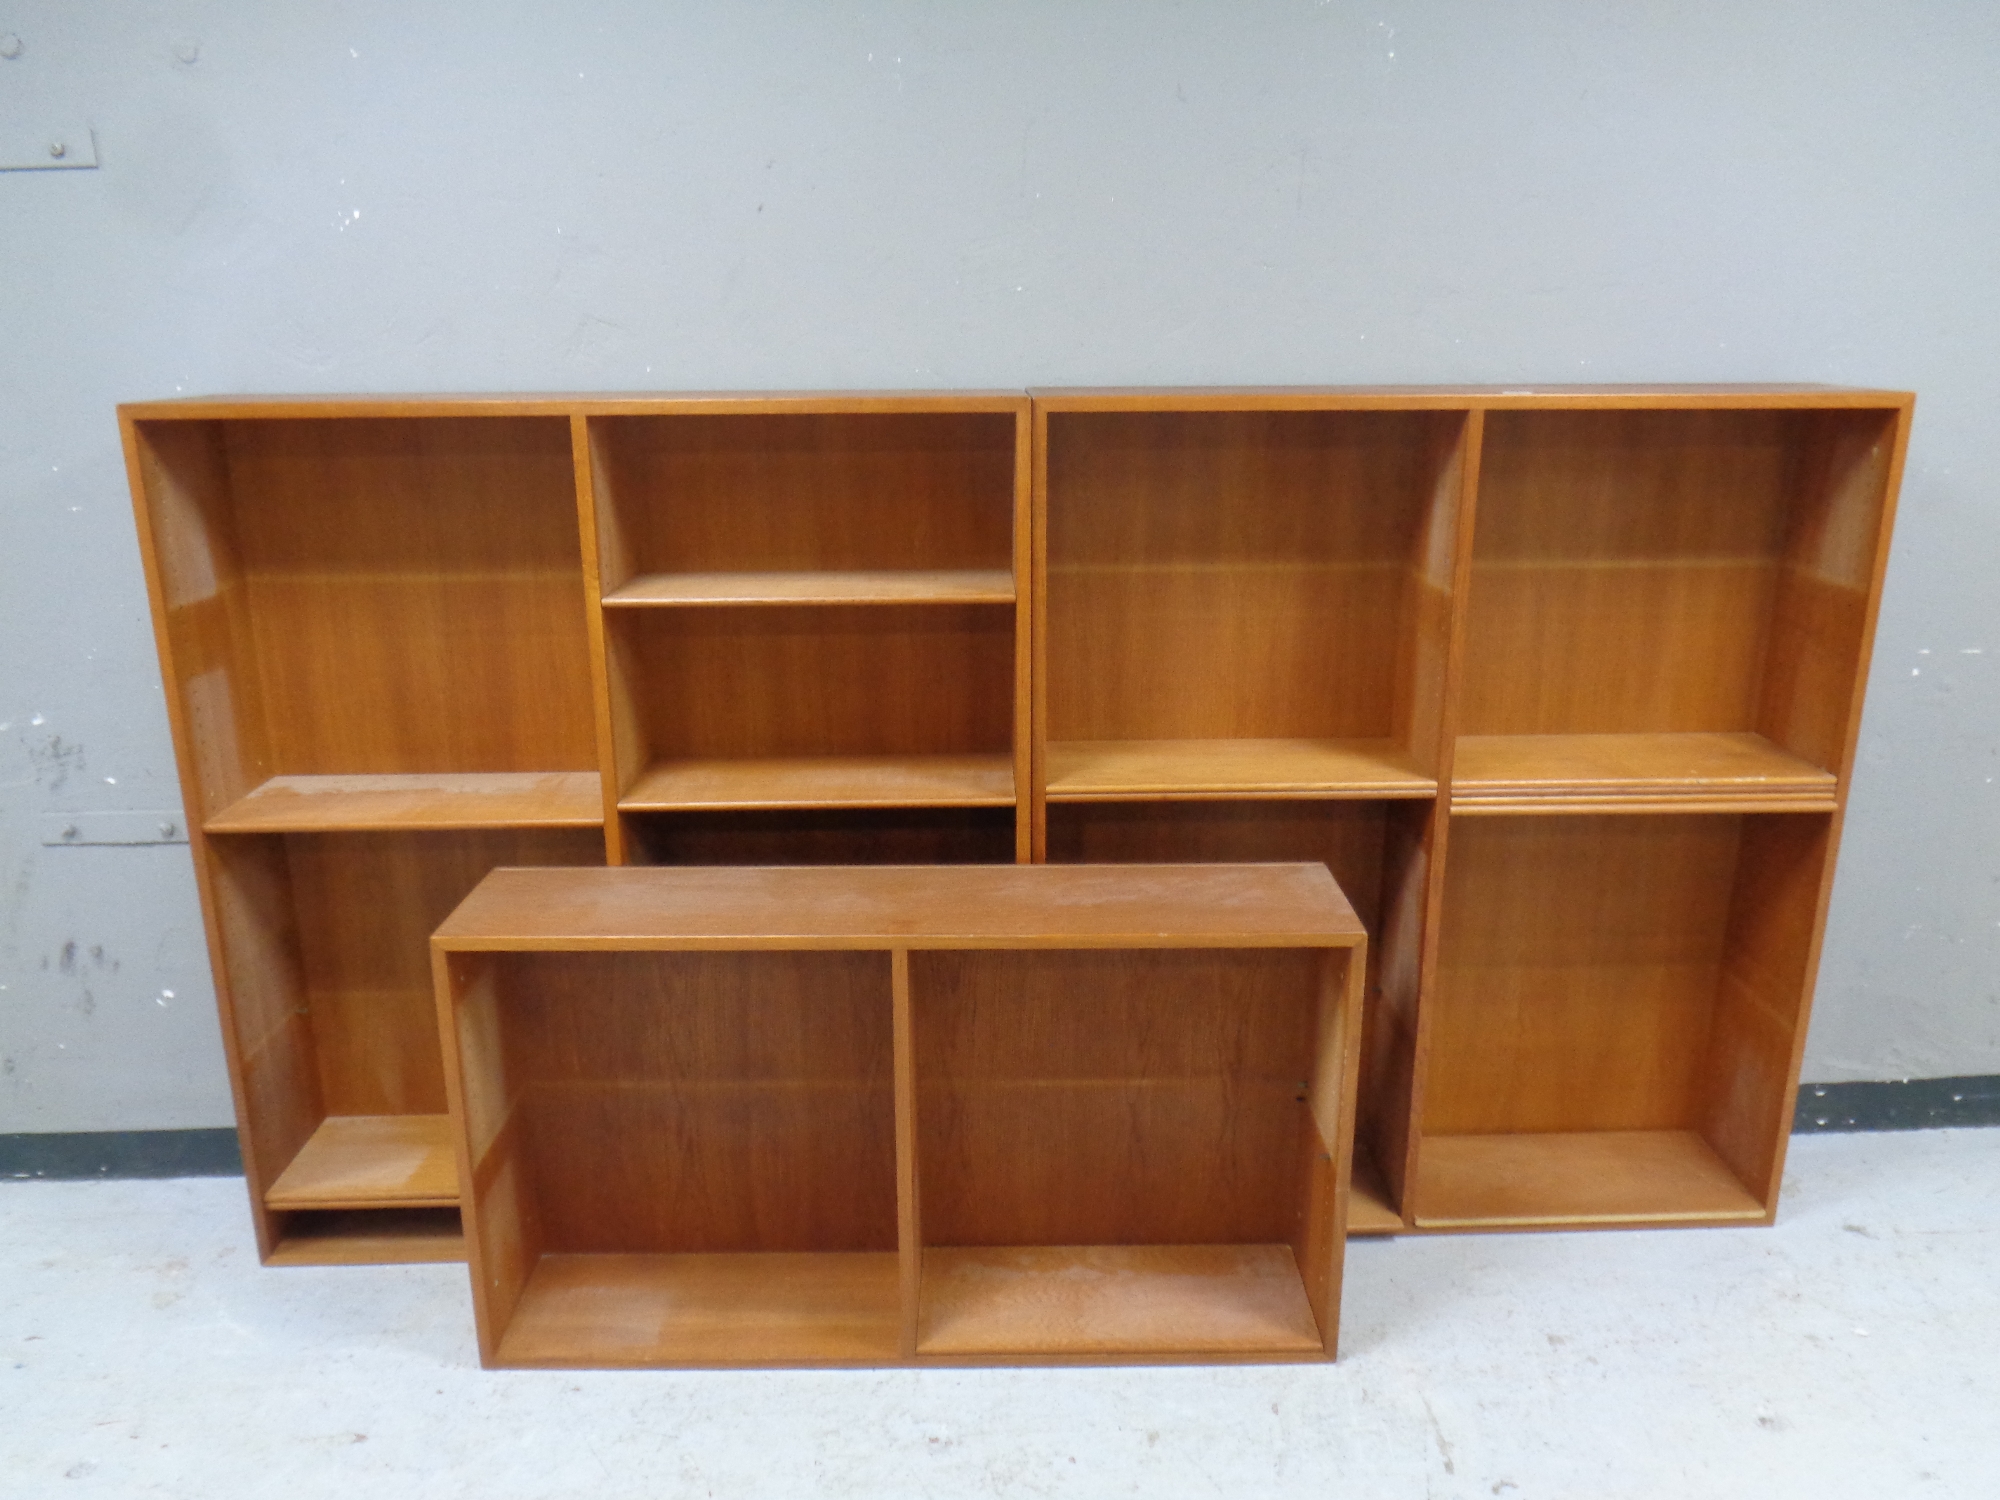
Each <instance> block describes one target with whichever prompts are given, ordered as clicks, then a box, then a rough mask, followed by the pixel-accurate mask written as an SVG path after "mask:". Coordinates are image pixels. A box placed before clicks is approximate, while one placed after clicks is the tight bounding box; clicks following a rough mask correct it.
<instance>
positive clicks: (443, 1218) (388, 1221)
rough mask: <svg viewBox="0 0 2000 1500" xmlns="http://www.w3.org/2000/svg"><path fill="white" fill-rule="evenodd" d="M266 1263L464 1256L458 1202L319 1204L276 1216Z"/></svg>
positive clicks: (429, 1261)
mask: <svg viewBox="0 0 2000 1500" xmlns="http://www.w3.org/2000/svg"><path fill="white" fill-rule="evenodd" d="M278 1219H279V1228H278V1234H279V1238H278V1241H277V1244H276V1246H275V1247H274V1248H273V1250H272V1251H271V1254H270V1255H269V1256H268V1257H266V1259H265V1261H264V1264H266V1265H268V1266H395V1265H433V1264H439V1263H443V1262H449V1261H462V1260H464V1259H465V1231H464V1229H463V1228H462V1227H461V1225H460V1221H459V1216H458V1210H457V1209H454V1208H368V1209H315V1210H310V1211H305V1212H295V1213H286V1214H281V1215H279V1216H278Z"/></svg>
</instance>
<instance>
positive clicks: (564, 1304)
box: [499, 1252, 898, 1369]
mask: <svg viewBox="0 0 2000 1500" xmlns="http://www.w3.org/2000/svg"><path fill="white" fill-rule="evenodd" d="M897 1331H898V1317H897V1293H896V1257H895V1256H894V1255H893V1254H885V1253H880V1252H850V1253H846V1254H841V1253H826V1254H807V1253H797V1252H794V1253H769V1254H746V1255H544V1256H543V1257H542V1258H541V1260H540V1261H538V1262H537V1263H536V1266H535V1270H534V1274H533V1275H532V1276H530V1277H529V1279H528V1284H527V1286H526V1287H525V1288H524V1289H523V1290H522V1293H521V1298H520V1302H519V1303H518V1305H517V1306H516V1307H515V1309H514V1316H513V1321H512V1322H510V1323H509V1324H508V1326H507V1332H506V1335H505V1337H504V1338H503V1339H502V1340H501V1344H500V1359H499V1363H501V1364H504V1365H507V1366H510V1367H514V1368H535V1367H541V1366H547V1367H563V1366H576V1367H584V1368H598V1369H601V1368H603V1367H605V1366H607V1365H610V1366H618V1365H634V1366H656V1365H678V1366H694V1367H700V1366H704V1365H707V1366H728V1365H773V1364H779V1365H817V1364H888V1363H893V1362H894V1361H895V1359H896V1353H897Z"/></svg>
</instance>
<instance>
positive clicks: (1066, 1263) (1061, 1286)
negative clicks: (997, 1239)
mask: <svg viewBox="0 0 2000 1500" xmlns="http://www.w3.org/2000/svg"><path fill="white" fill-rule="evenodd" d="M1163 1350H1168V1351H1174V1352H1175V1353H1176V1354H1178V1355H1179V1356H1181V1357H1185V1358H1187V1359H1196V1360H1198V1359H1282V1358H1287V1357H1289V1358H1308V1359H1320V1358H1324V1357H1325V1347H1324V1341H1323V1340H1322V1338H1321V1336H1320V1330H1319V1324H1318V1322H1317V1321H1316V1320H1315V1318H1314V1317H1313V1310H1312V1307H1311V1305H1310V1304H1309V1303H1308V1302H1307V1301H1306V1293H1305V1287H1304V1285H1303V1284H1302V1283H1301V1282H1300V1280H1299V1266H1298V1262H1297V1260H1296V1259H1295V1258H1294V1256H1293V1253H1292V1247H1291V1246H1290V1245H1086V1246H1033V1247H1028V1248H1017V1247H1012V1246H999V1247H987V1248H979V1249H929V1250H926V1251H925V1252H924V1260H923V1302H922V1307H921V1309H920V1311H919V1313H918V1324H917V1351H918V1353H920V1354H930V1355H946V1356H956V1357H960V1358H979V1357H992V1356H1009V1355H1012V1356H1020V1357H1027V1358H1033V1357H1054V1356H1064V1355H1068V1356H1072V1357H1074V1356H1075V1355H1077V1354H1078V1353H1079V1352H1080V1351H1085V1352H1088V1353H1089V1354H1090V1355H1092V1356H1094V1357H1102V1358H1105V1359H1116V1358H1117V1357H1119V1356H1121V1355H1125V1356H1141V1357H1143V1356H1147V1355H1152V1356H1155V1357H1157V1356H1158V1355H1159V1354H1160V1353H1161V1351H1163Z"/></svg>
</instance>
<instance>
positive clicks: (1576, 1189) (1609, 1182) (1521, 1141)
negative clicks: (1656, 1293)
mask: <svg viewBox="0 0 2000 1500" xmlns="http://www.w3.org/2000/svg"><path fill="white" fill-rule="evenodd" d="M1763 1217H1764V1208H1763V1205H1762V1204H1760V1203H1759V1202H1758V1201H1757V1200H1756V1199H1755V1198H1754V1197H1752V1196H1751V1195H1750V1194H1749V1193H1748V1192H1746V1191H1745V1190H1744V1187H1743V1184H1742V1183H1740V1182H1738V1181H1737V1180H1736V1177H1735V1175H1734V1174H1733V1173H1731V1171H1730V1170H1729V1168H1728V1166H1727V1165H1726V1164H1724V1162H1723V1161H1722V1159H1721V1158H1720V1157H1718V1156H1717V1155H1716V1154H1715V1152H1714V1151H1712V1150H1710V1149H1709V1147H1708V1144H1707V1143H1706V1142H1705V1141H1703V1140H1702V1138H1701V1136H1700V1135H1698V1134H1696V1133H1695V1132H1694V1131H1692V1130H1613V1131H1601V1132H1589V1133H1583V1134H1547V1135H1455V1136H1454V1135H1447V1136H1432V1137H1430V1138H1428V1139H1427V1140H1425V1142H1424V1155H1423V1170H1422V1173H1421V1176H1420V1178H1419V1181H1418V1184H1417V1193H1416V1220H1417V1226H1418V1228H1420V1229H1574V1228H1584V1227H1588V1226H1591V1225H1614V1224H1623V1225H1632V1226H1638V1225H1645V1224H1690V1223H1700V1224H1716V1223H1730V1222H1738V1223H1740V1222H1744V1221H1750V1222H1755V1221H1757V1220H1759V1219H1762V1218H1763Z"/></svg>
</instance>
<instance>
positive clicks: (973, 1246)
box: [432, 864, 1366, 1366]
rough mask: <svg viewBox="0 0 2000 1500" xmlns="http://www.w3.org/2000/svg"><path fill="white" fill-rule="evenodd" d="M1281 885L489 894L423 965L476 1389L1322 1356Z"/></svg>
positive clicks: (1112, 879) (1181, 870) (643, 887)
mask: <svg viewBox="0 0 2000 1500" xmlns="http://www.w3.org/2000/svg"><path fill="white" fill-rule="evenodd" d="M1365 944H1366V938H1365V936H1364V934H1363V931H1362V928H1361V924H1360V922H1359V921H1358V920H1357V919H1356V918H1355V916H1354V913H1353V911H1352V909H1351V908H1350V907H1349V906H1348V904H1347V902H1346V901H1345V900H1344V899H1343V898H1342V896H1341V894H1340V892H1339V890H1338V889H1337V888H1336V887H1335V885H1334V883H1333V881H1332V879H1331V878H1330V877H1329V876H1328V874H1327V872H1326V870H1325V868H1324V867H1323V866H1319V865H1306V864H1295V865H1215V864H1206V865H1192V866H1161V865H1151V866H1141V867H1122V868H1114V867H1097V868H1087V869H1056V868H1049V867H1040V868H1038V867H1034V866H1024V867H1010V868H999V869H991V868H986V869H982V868H976V867H971V868H958V869H936V868H929V867H879V866H877V867H862V868H837V869H797V868H793V869H704V870H659V869H655V870H500V871H496V872H495V873H494V874H492V875H489V876H488V877H487V878H486V879H485V880H484V881H483V882H482V883H481V884H480V885H479V887H478V888H477V889H476V890H474V892H473V893H472V895H471V896H469V897H468V898H467V899H466V901H465V903H464V904H463V905H462V906H460V907H459V908H458V910H457V911H456V912H455V913H453V914H452V916H451V917H450V918H449V919H447V920H446V922H445V923H444V925H443V926H442V927H441V928H439V929H438V932H437V935H436V937H435V938H434V939H433V940H432V949H433V954H434V961H435V965H436V973H437V993H438V1008H439V1021H440V1025H441V1029H442V1032H443V1037H444V1057H445V1073H446V1078H447V1081H448V1086H449V1089H450V1093H451V1097H452V1104H453V1109H454V1113H455V1115H456V1117H457V1118H458V1120H459V1121H460V1123H461V1133H460V1135H459V1141H458V1150H459V1158H458V1159H459V1173H460V1178H461V1180H462V1181H463V1182H465V1183H466V1184H467V1185H468V1186H469V1189H470V1191H469V1193H468V1195H467V1198H466V1202H465V1214H466V1227H467V1231H468V1240H469V1245H470V1250H471V1261H472V1284H473V1294H474V1301H475V1304H476V1306H477V1309H478V1320H479V1343H480V1352H481V1356H482V1358H483V1359H484V1360H485V1362H486V1363H487V1364H489V1365H506V1366H536V1365H720V1364H778V1365H790V1364H893V1363H898V1362H912V1361H914V1362H918V1363H936V1362H942V1363H1008V1362H1015V1361H1031V1362H1051V1361H1055V1362H1060V1361H1089V1362H1117V1361H1128V1360H1129V1361H1143V1360H1174V1361H1190V1360H1196V1361H1199V1360H1230V1359H1256V1360H1278V1359H1319V1358H1330V1357H1331V1356H1332V1354H1333V1352H1334V1346H1335V1340H1336V1337H1337V1333H1338V1323H1339V1308H1340V1271H1341V1264H1342V1256H1343V1248H1344V1245H1345V1240H1346V1235H1345V1226H1344V1220H1345V1217H1346V1214H1345V1209H1346V1202H1347V1192H1346V1186H1347V1184H1346V1176H1347V1171H1348V1163H1349V1161H1350V1159H1351V1155H1352V1135H1353V1119H1354V1081H1355V1075H1356V1072H1357V1070H1358V1068H1359V1065H1360V1055H1361V1054H1360V1011H1361V980H1362V969H1363V958H1362V954H1363V951H1364V949H1365Z"/></svg>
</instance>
